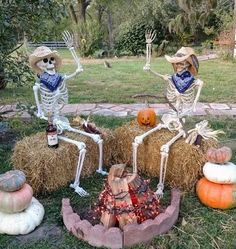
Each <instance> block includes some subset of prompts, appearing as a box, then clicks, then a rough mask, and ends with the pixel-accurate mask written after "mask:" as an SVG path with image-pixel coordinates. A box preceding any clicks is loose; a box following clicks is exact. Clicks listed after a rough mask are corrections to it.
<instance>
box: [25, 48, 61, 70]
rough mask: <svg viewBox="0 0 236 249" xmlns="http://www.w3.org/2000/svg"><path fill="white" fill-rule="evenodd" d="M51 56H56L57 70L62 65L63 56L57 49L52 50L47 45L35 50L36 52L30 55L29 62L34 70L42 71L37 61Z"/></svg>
mask: <svg viewBox="0 0 236 249" xmlns="http://www.w3.org/2000/svg"><path fill="white" fill-rule="evenodd" d="M50 56H51V57H53V58H54V60H55V64H54V65H55V68H56V70H57V69H58V68H59V67H60V66H61V58H60V56H59V54H58V52H57V51H55V50H53V51H52V50H51V49H50V48H48V47H45V46H41V47H38V48H36V49H35V50H34V52H33V53H32V54H31V55H30V56H29V64H30V66H31V67H32V69H33V70H34V71H36V72H37V73H41V69H40V68H39V67H38V66H37V65H36V64H37V62H39V61H40V60H42V59H44V58H47V57H50Z"/></svg>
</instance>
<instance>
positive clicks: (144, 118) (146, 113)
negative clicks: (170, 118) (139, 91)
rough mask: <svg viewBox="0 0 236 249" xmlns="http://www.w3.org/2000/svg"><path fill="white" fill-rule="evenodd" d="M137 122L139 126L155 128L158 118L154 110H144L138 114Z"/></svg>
mask: <svg viewBox="0 0 236 249" xmlns="http://www.w3.org/2000/svg"><path fill="white" fill-rule="evenodd" d="M137 120H138V123H139V125H145V126H151V127H152V126H155V125H156V123H157V116H156V113H155V111H154V109H153V108H144V109H141V110H140V111H139V112H138V116H137Z"/></svg>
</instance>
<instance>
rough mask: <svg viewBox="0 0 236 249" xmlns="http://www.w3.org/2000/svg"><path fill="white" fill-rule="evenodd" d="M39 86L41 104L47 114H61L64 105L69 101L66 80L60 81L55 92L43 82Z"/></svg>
mask: <svg viewBox="0 0 236 249" xmlns="http://www.w3.org/2000/svg"><path fill="white" fill-rule="evenodd" d="M39 87H40V97H41V106H42V110H43V111H44V114H45V116H47V114H48V113H51V114H53V115H59V113H60V110H61V109H62V107H63V106H64V105H65V104H67V103H68V90H67V87H66V82H65V80H63V81H62V82H61V83H60V85H59V86H58V88H57V89H56V90H55V91H54V92H51V91H50V90H49V89H48V88H47V87H46V86H44V85H43V84H42V83H41V84H39Z"/></svg>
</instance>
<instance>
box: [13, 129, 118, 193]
mask: <svg viewBox="0 0 236 249" xmlns="http://www.w3.org/2000/svg"><path fill="white" fill-rule="evenodd" d="M103 133H105V135H104V136H103V140H104V150H103V151H104V158H103V159H104V165H111V163H110V160H111V158H112V146H111V145H112V143H113V139H114V136H113V134H112V131H110V130H108V129H103ZM64 135H65V136H67V137H69V138H72V139H75V140H78V141H82V142H85V144H86V149H87V153H86V157H85V161H84V166H83V170H82V173H81V177H85V176H91V175H93V174H94V173H95V171H96V169H97V167H98V157H99V156H98V145H97V144H96V143H94V142H93V140H92V139H90V138H88V137H85V136H82V135H79V134H75V133H71V132H67V133H65V134H64ZM78 155H79V152H78V149H77V147H76V146H75V145H73V144H70V143H67V142H64V141H59V147H58V148H57V149H50V148H48V146H47V141H46V138H45V133H44V132H40V133H37V134H35V135H32V136H29V137H25V138H24V139H23V140H21V141H18V142H17V143H16V145H15V148H14V152H13V155H12V162H13V165H14V168H15V169H20V170H22V171H23V172H24V173H25V174H26V177H27V182H28V183H29V184H30V185H31V186H32V188H33V190H34V193H35V194H45V193H47V192H50V191H53V190H56V189H58V188H59V187H63V186H67V185H68V183H69V182H71V181H73V180H74V177H75V172H76V166H77V161H78Z"/></svg>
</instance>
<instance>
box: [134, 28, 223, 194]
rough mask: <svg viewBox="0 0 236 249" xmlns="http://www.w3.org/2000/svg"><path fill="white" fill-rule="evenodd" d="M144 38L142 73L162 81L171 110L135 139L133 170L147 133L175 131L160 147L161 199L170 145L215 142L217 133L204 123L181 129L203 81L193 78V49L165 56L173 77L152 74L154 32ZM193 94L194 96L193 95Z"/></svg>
mask: <svg viewBox="0 0 236 249" xmlns="http://www.w3.org/2000/svg"><path fill="white" fill-rule="evenodd" d="M145 37H146V64H145V66H144V68H143V69H144V70H145V71H150V72H152V73H153V74H154V75H156V76H158V77H160V78H162V79H164V80H165V81H166V83H167V92H166V97H167V99H168V101H169V102H170V103H172V105H173V106H174V110H172V111H171V112H169V113H166V114H164V115H163V116H162V119H161V121H162V123H160V124H158V125H157V126H156V127H155V128H153V129H151V130H149V131H147V132H146V133H144V134H142V135H140V136H137V137H135V139H134V142H133V171H134V172H137V149H138V146H139V145H140V144H141V143H142V142H143V140H144V139H145V138H146V137H147V136H148V135H150V134H152V133H153V132H155V131H158V130H160V129H168V130H169V131H176V132H177V134H176V135H175V136H174V137H173V138H172V139H171V140H170V141H168V142H167V143H166V144H164V145H163V146H161V149H160V151H161V162H160V178H159V183H158V185H157V191H156V194H157V195H158V196H159V197H162V196H163V189H164V180H165V175H166V167H167V162H168V156H169V150H170V146H171V145H172V144H174V143H175V142H176V141H177V140H178V139H179V138H181V137H183V138H186V137H187V138H186V142H187V143H189V144H194V143H195V142H196V139H197V137H198V135H200V136H201V137H203V138H204V139H208V138H213V139H216V137H217V134H219V133H220V132H219V131H213V130H212V129H210V128H209V127H207V125H208V122H207V121H206V120H204V121H202V122H200V123H198V124H196V127H195V128H194V129H192V130H190V131H188V132H186V131H185V130H184V127H183V121H182V118H183V117H184V116H186V115H188V114H190V113H191V112H192V111H193V112H195V111H196V104H197V102H198V99H199V96H200V93H201V89H202V86H203V81H201V80H199V79H195V77H194V76H196V75H197V73H198V68H199V64H198V60H197V57H196V56H195V54H194V51H193V49H192V48H189V47H182V48H181V49H179V50H178V51H177V53H176V54H175V55H174V56H173V57H170V56H167V55H166V56H165V58H166V59H167V61H169V62H170V63H171V64H172V66H173V68H174V71H175V73H174V74H173V75H162V74H159V73H157V72H154V71H152V70H151V68H150V63H151V46H152V42H153V40H154V39H155V37H156V33H155V31H154V32H151V31H147V32H146V34H145ZM195 92H196V95H195Z"/></svg>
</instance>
